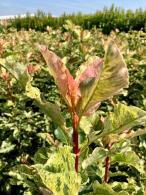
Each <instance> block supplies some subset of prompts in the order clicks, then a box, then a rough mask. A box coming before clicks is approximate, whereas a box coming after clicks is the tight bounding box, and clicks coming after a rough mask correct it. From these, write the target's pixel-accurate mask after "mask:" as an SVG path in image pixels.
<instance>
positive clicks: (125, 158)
mask: <svg viewBox="0 0 146 195" xmlns="http://www.w3.org/2000/svg"><path fill="white" fill-rule="evenodd" d="M111 158H112V159H111V162H112V163H115V162H118V163H122V164H126V165H130V166H133V167H135V168H136V169H137V170H139V171H140V172H141V171H142V166H141V164H140V159H139V157H138V156H137V155H136V153H135V152H134V151H127V152H126V151H125V152H121V153H117V154H115V155H113V156H112V157H111Z"/></svg>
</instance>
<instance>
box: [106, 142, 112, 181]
mask: <svg viewBox="0 0 146 195" xmlns="http://www.w3.org/2000/svg"><path fill="white" fill-rule="evenodd" d="M106 148H107V149H108V150H110V148H111V144H108V145H107V147H106ZM109 169H110V157H109V156H107V157H106V158H105V174H104V183H108V181H109Z"/></svg>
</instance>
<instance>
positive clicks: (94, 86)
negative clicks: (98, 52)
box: [77, 40, 128, 116]
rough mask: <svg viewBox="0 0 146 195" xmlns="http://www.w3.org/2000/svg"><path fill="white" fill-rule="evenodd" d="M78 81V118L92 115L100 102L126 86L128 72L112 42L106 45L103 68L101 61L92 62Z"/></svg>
mask: <svg viewBox="0 0 146 195" xmlns="http://www.w3.org/2000/svg"><path fill="white" fill-rule="evenodd" d="M89 67H90V68H89ZM85 78H86V80H85ZM78 81H79V86H80V90H81V95H82V97H81V98H80V100H79V102H78V107H77V111H78V113H79V115H80V116H81V115H86V114H90V113H92V112H93V111H94V110H95V108H97V107H98V106H99V104H100V102H101V101H103V100H106V99H109V98H111V97H112V96H113V95H116V94H118V93H120V92H121V90H122V89H123V88H125V87H127V86H128V70H127V67H126V64H125V62H124V59H123V57H122V55H121V53H120V51H119V49H118V48H117V45H116V44H115V43H114V41H112V40H110V41H109V42H108V44H107V48H106V53H105V59H104V64H103V67H102V61H101V60H97V61H96V60H95V61H93V63H91V64H90V65H89V66H88V67H87V69H85V71H83V72H82V73H81V75H80V78H79V79H78Z"/></svg>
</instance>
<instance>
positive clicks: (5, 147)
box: [0, 141, 15, 154]
mask: <svg viewBox="0 0 146 195" xmlns="http://www.w3.org/2000/svg"><path fill="white" fill-rule="evenodd" d="M14 148H15V145H14V144H12V143H11V142H9V141H3V142H2V144H1V147H0V154H5V153H9V152H11V151H12V150H14Z"/></svg>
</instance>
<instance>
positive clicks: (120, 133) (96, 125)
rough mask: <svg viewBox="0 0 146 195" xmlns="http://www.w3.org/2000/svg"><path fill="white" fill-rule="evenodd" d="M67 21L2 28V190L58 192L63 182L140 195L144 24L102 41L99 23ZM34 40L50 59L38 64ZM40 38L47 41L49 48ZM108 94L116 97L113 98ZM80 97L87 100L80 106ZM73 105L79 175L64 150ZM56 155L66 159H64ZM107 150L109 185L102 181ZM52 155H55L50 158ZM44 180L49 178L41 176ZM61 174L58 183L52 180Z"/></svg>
mask: <svg viewBox="0 0 146 195" xmlns="http://www.w3.org/2000/svg"><path fill="white" fill-rule="evenodd" d="M65 28H66V30H67V32H63V31H62V29H58V30H53V29H51V28H48V30H47V31H46V32H44V33H40V32H35V31H32V30H30V31H28V32H27V31H20V32H17V31H16V30H14V29H11V30H10V31H9V32H7V31H5V33H1V34H0V37H1V40H3V41H1V45H2V47H1V59H0V64H1V65H2V67H1V80H0V82H1V86H2V87H1V89H0V91H1V96H0V99H1V108H0V110H1V112H0V113H1V116H0V120H1V124H0V129H1V136H0V143H1V150H0V151H1V153H0V156H1V161H0V174H1V177H0V180H1V187H0V191H1V193H3V194H4V193H8V192H9V193H10V194H16V192H18V194H23V193H30V192H31V193H36V194H38V191H40V192H41V193H51V192H50V190H52V191H53V192H55V193H56V188H57V186H61V188H60V190H62V189H63V185H64V183H63V182H64V181H65V184H66V185H67V186H66V189H68V190H70V189H72V188H75V187H74V186H78V188H75V189H76V190H77V191H79V194H90V193H91V194H93V193H95V194H97V193H99V192H100V193H101V192H102V190H106V193H113V194H114V193H119V194H122V193H123V194H124V193H125V194H140V193H141V194H143V193H144V186H145V169H144V161H145V140H144V137H143V136H140V137H139V138H136V137H137V136H139V135H143V134H144V133H145V131H146V130H145V128H144V126H145V116H146V114H145V111H143V110H142V109H145V82H144V80H145V46H146V45H145V36H146V35H145V33H143V32H142V31H140V32H138V33H136V32H135V31H131V32H129V33H128V34H126V33H119V32H116V33H114V32H113V33H111V38H110V39H109V41H107V37H106V36H105V35H103V34H102V33H101V32H100V31H99V30H97V29H92V30H91V31H88V30H83V29H82V28H81V27H79V26H75V25H74V24H72V23H70V22H67V24H66V26H65ZM111 39H112V40H114V41H111ZM137 40H139V41H137ZM115 42H116V44H115ZM36 43H37V45H36ZM38 43H39V44H40V45H41V46H39V47H40V49H41V52H42V54H43V56H44V58H45V60H46V62H47V65H48V66H45V65H44V64H45V61H44V60H43V58H42V56H41V53H40V51H39V49H38ZM42 45H47V47H48V48H49V50H47V48H46V46H45V47H44V46H42ZM117 45H118V46H119V47H120V49H118V47H117ZM104 49H105V52H104ZM50 50H51V51H50ZM120 50H121V52H120ZM54 52H55V53H56V54H57V55H56V54H55V53H54ZM121 53H122V54H123V56H124V59H125V61H126V63H127V65H128V68H129V74H130V75H129V78H130V86H129V89H128V90H127V89H125V90H124V91H122V90H121V89H123V87H127V85H128V76H127V68H126V65H125V62H124V60H123V57H122V54H121ZM58 56H60V58H59V57H58ZM104 56H105V57H104ZM61 58H62V59H61ZM115 59H117V60H116V61H115ZM85 61H86V63H85ZM110 62H111V63H110ZM111 66H112V67H111ZM78 67H80V68H79V69H78ZM137 67H138V68H137ZM67 68H68V69H69V70H68V69H67ZM6 69H7V70H8V71H9V72H10V73H11V74H9V73H8V72H7V71H6ZM77 69H78V70H77ZM59 71H60V72H59ZM58 72H59V74H58ZM48 73H49V74H48ZM99 73H100V74H99ZM50 74H51V75H52V76H53V77H54V80H55V83H56V84H57V86H58V88H59V89H60V94H61V95H62V97H60V95H59V91H58V89H57V88H56V87H55V85H54V82H53V80H52V77H51V76H50ZM71 74H72V75H73V76H72V75H71ZM117 75H119V76H117ZM13 76H14V77H15V79H14V77H13ZM61 76H62V77H61ZM74 77H76V79H74ZM113 78H114V79H113ZM119 78H120V79H119ZM16 79H17V80H18V81H16ZM103 81H107V83H106V82H103ZM115 81H116V82H115ZM103 84H104V85H103ZM105 84H106V85H105ZM136 86H137V87H136ZM99 89H102V90H103V91H104V93H101V90H99ZM89 90H90V93H89ZM95 91H96V93H95ZM72 92H73V93H72ZM117 93H118V94H119V93H120V94H122V95H121V96H118V95H117ZM87 94H89V95H90V96H89V97H90V98H89V99H90V101H91V102H92V104H90V101H89V100H88V96H87ZM94 95H95V98H93V97H94ZM113 95H116V96H114V98H112V96H113ZM81 97H83V99H84V100H83V99H82V98H81ZM62 98H63V99H64V102H65V103H66V105H65V104H64V102H63V99H62ZM109 98H110V100H109V101H105V100H106V99H109ZM93 100H96V101H93ZM119 100H120V101H121V103H119ZM84 102H86V105H88V106H86V109H85V107H84V104H85V103H84ZM99 104H101V106H100V107H99ZM130 105H132V106H130ZM67 106H68V107H69V109H68V108H67ZM136 106H138V107H140V108H137V107H136ZM90 108H92V109H90ZM97 108H98V109H97ZM95 110H97V111H96V112H95ZM74 111H75V112H76V114H77V116H79V118H80V124H79V126H78V133H79V147H80V154H79V155H80V158H79V168H78V171H79V173H78V175H77V173H76V172H75V171H74V161H75V158H76V156H78V153H75V150H73V151H74V153H75V156H74V155H73V154H72V152H70V151H72V146H71V145H72V134H73V128H74V127H73V126H72V120H73V118H74V116H75V115H74V114H75V113H74ZM84 111H86V112H84ZM69 112H71V116H70V115H69ZM43 113H44V114H43ZM83 115H84V116H83ZM87 115H88V116H87ZM75 119H77V118H75ZM74 121H76V120H73V123H74ZM135 126H136V127H135ZM139 140H140V141H141V142H140V141H139ZM73 141H74V140H73ZM66 145H70V146H66ZM38 148H40V149H39V151H38V152H37V153H36V151H37V150H38ZM34 154H35V155H34ZM62 154H63V155H62ZM62 156H65V158H66V160H63V161H62ZM127 156H130V157H129V158H126V157H127ZM107 157H108V159H109V164H110V169H109V170H108V171H109V177H108V184H103V180H104V175H105V168H106V162H107ZM54 158H55V159H56V158H57V159H58V160H51V159H54ZM59 159H61V160H59ZM68 159H70V161H69V160H68ZM68 161H69V164H70V165H69V166H71V167H72V168H71V171H70V168H69V167H68V163H67V162H68ZM47 162H48V163H47ZM64 162H65V163H64ZM56 163H57V164H56ZM20 164H21V165H20ZM16 168H17V169H16ZM56 171H57V174H58V177H59V179H58V180H57V174H56ZM42 173H43V174H42ZM54 173H55V174H54ZM45 175H46V177H45ZM64 175H65V176H64ZM68 177H69V179H67V178H68ZM60 178H61V179H60ZM81 178H82V180H81ZM48 179H49V181H50V180H51V181H54V182H53V184H51V183H50V182H46V181H48ZM66 179H67V180H66ZM74 179H75V180H74ZM60 181H61V183H62V184H61V185H60V184H58V185H56V186H54V183H57V182H59V183H60ZM69 181H71V182H69ZM73 181H76V182H77V181H78V182H77V183H74V182H73ZM68 182H69V183H68ZM50 185H51V186H50ZM105 186H106V189H105ZM103 188H104V189H103ZM66 191H67V190H66ZM61 193H64V192H62V191H61ZM71 193H72V192H70V194H71ZM76 193H77V192H76ZM102 193H105V192H104V191H103V192H102Z"/></svg>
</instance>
